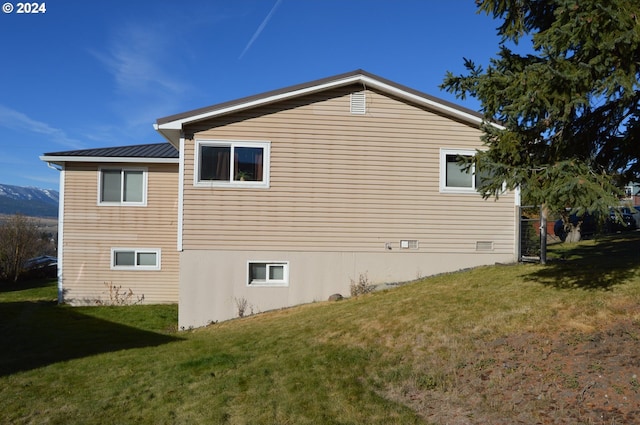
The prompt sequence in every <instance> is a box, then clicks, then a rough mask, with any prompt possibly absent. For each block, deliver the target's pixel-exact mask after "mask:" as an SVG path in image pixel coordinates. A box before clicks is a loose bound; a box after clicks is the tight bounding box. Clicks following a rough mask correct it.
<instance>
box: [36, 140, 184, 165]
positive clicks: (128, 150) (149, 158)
mask: <svg viewBox="0 0 640 425" xmlns="http://www.w3.org/2000/svg"><path fill="white" fill-rule="evenodd" d="M178 158H179V153H178V151H177V149H176V148H174V147H173V146H172V145H171V144H170V143H152V144H146V145H130V146H117V147H109V148H94V149H78V150H72V151H62V152H50V153H45V154H44V155H43V156H41V157H40V159H41V160H43V161H46V162H50V163H54V164H60V163H63V162H154V163H156V162H169V163H172V162H175V163H177V162H178Z"/></svg>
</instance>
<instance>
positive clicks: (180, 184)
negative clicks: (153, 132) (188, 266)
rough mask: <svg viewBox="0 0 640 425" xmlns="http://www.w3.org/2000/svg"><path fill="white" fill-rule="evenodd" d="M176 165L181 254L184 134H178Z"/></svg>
mask: <svg viewBox="0 0 640 425" xmlns="http://www.w3.org/2000/svg"><path fill="white" fill-rule="evenodd" d="M178 155H179V158H180V159H179V165H178V246H177V248H178V252H182V249H183V248H182V232H183V227H184V224H183V217H184V132H183V131H181V132H180V151H179V153H178Z"/></svg>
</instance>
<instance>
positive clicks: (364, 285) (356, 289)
mask: <svg viewBox="0 0 640 425" xmlns="http://www.w3.org/2000/svg"><path fill="white" fill-rule="evenodd" d="M374 289H375V286H374V285H373V284H371V282H369V277H368V276H367V274H366V273H360V276H359V277H358V281H357V282H356V281H354V280H353V279H351V296H352V297H357V296H358V295H363V294H368V293H369V292H373V290H374Z"/></svg>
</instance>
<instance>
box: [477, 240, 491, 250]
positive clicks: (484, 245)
mask: <svg viewBox="0 0 640 425" xmlns="http://www.w3.org/2000/svg"><path fill="white" fill-rule="evenodd" d="M476 251H493V241H476Z"/></svg>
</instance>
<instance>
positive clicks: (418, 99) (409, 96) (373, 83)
mask: <svg viewBox="0 0 640 425" xmlns="http://www.w3.org/2000/svg"><path fill="white" fill-rule="evenodd" d="M361 80H362V83H363V84H365V86H370V87H374V88H377V89H379V90H382V91H384V92H386V93H392V94H394V95H396V96H398V97H401V98H403V99H406V100H409V101H411V102H414V103H418V104H421V105H425V106H427V107H429V108H431V109H435V110H438V111H441V112H444V113H445V114H447V115H453V116H456V117H458V118H460V119H462V120H464V121H466V122H469V123H471V124H475V125H478V126H479V125H480V124H482V122H483V119H482V118H481V117H478V116H475V115H472V114H468V113H466V112H464V111H461V110H459V109H456V108H453V107H451V106H448V105H444V104H442V103H440V102H436V101H434V100H432V99H428V98H426V97H423V96H418V95H416V94H414V93H409V92H407V91H405V90H401V89H399V88H397V87H394V86H391V85H389V84H385V83H383V82H380V81H378V80H375V79H373V78H369V77H365V76H363V77H361Z"/></svg>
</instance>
